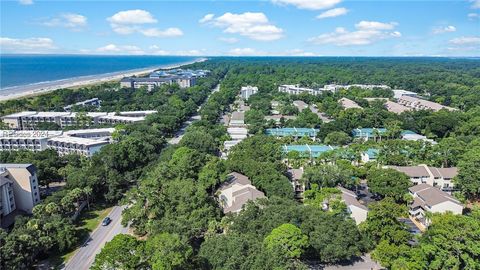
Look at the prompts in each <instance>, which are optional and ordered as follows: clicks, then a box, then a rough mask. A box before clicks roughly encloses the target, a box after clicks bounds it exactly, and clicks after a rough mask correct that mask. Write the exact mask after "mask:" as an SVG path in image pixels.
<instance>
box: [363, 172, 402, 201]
mask: <svg viewBox="0 0 480 270" xmlns="http://www.w3.org/2000/svg"><path fill="white" fill-rule="evenodd" d="M367 181H368V187H369V189H370V191H371V192H373V193H377V194H380V195H381V196H383V197H392V198H394V199H395V200H396V201H402V200H403V198H404V195H405V193H407V191H408V187H409V186H410V185H411V182H410V178H409V177H408V176H407V175H406V174H404V173H402V172H399V171H396V170H394V169H373V170H371V171H370V172H369V174H368V176H367Z"/></svg>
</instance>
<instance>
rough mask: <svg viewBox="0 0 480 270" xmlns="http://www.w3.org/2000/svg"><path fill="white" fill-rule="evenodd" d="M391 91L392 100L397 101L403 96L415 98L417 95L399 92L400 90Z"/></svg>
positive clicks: (409, 92) (405, 91)
mask: <svg viewBox="0 0 480 270" xmlns="http://www.w3.org/2000/svg"><path fill="white" fill-rule="evenodd" d="M392 91H393V98H394V99H399V98H401V97H403V96H408V97H417V96H418V94H417V93H415V92H412V91H407V90H401V89H395V90H392Z"/></svg>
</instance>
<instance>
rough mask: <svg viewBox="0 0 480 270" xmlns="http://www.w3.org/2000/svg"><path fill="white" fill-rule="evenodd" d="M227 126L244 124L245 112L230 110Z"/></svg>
mask: <svg viewBox="0 0 480 270" xmlns="http://www.w3.org/2000/svg"><path fill="white" fill-rule="evenodd" d="M229 126H237V127H238V126H245V113H244V112H238V111H235V112H232V116H231V117H230V123H229Z"/></svg>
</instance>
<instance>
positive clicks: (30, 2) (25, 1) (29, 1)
mask: <svg viewBox="0 0 480 270" xmlns="http://www.w3.org/2000/svg"><path fill="white" fill-rule="evenodd" d="M18 2H19V3H20V4H21V5H33V0H19V1H18Z"/></svg>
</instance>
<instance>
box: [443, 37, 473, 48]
mask: <svg viewBox="0 0 480 270" xmlns="http://www.w3.org/2000/svg"><path fill="white" fill-rule="evenodd" d="M449 42H450V43H451V44H453V45H459V46H466V45H480V36H478V37H474V36H470V37H458V38H454V39H451V40H450V41H449Z"/></svg>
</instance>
